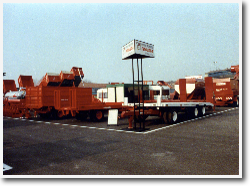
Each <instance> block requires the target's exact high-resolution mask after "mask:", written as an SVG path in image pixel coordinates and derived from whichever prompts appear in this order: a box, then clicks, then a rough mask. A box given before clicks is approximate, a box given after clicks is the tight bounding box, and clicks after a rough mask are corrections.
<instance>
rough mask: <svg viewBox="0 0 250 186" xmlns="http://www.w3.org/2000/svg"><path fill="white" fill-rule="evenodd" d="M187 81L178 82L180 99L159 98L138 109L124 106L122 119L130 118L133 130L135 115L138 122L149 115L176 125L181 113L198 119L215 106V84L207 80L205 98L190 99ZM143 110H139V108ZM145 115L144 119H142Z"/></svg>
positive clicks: (141, 104) (143, 104) (209, 79)
mask: <svg viewBox="0 0 250 186" xmlns="http://www.w3.org/2000/svg"><path fill="white" fill-rule="evenodd" d="M187 81H188V80H186V79H180V80H178V85H179V87H178V89H179V97H178V99H176V100H174V99H169V100H161V97H158V99H157V101H155V100H147V101H145V103H136V107H133V104H128V105H127V108H126V106H125V105H124V107H123V109H124V111H123V112H122V114H121V117H128V120H129V128H130V129H132V128H133V127H132V121H133V119H134V114H135V117H136V119H137V120H142V121H143V120H145V118H146V117H147V116H149V115H151V116H152V115H155V116H159V117H161V118H163V120H164V122H165V123H175V122H177V120H178V113H179V112H186V114H187V115H188V116H193V117H198V116H202V115H204V114H205V110H206V107H209V108H212V107H213V106H214V105H213V103H214V97H213V82H212V78H211V77H206V78H205V88H204V93H205V95H204V97H196V98H195V97H194V96H192V99H191V97H188V96H190V95H191V94H190V95H188V94H187V86H186V85H187ZM139 104H140V107H141V109H140V110H138V109H137V108H138V107H139ZM141 113H143V117H144V118H140V117H141Z"/></svg>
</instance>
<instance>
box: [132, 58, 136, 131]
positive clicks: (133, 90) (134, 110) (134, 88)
mask: <svg viewBox="0 0 250 186" xmlns="http://www.w3.org/2000/svg"><path fill="white" fill-rule="evenodd" d="M132 73H133V101H134V128H136V121H135V73H134V63H133V58H132Z"/></svg>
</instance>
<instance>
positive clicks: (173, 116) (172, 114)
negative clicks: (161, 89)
mask: <svg viewBox="0 0 250 186" xmlns="http://www.w3.org/2000/svg"><path fill="white" fill-rule="evenodd" d="M163 118H164V116H163ZM177 120H178V113H177V111H176V110H170V111H168V112H167V123H169V124H173V123H176V122H177Z"/></svg>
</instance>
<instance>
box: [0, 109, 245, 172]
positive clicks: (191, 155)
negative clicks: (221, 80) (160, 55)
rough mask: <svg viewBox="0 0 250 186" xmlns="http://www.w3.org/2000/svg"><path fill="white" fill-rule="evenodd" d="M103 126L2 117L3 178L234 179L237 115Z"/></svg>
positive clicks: (227, 111) (226, 112) (233, 111)
mask: <svg viewBox="0 0 250 186" xmlns="http://www.w3.org/2000/svg"><path fill="white" fill-rule="evenodd" d="M127 126H128V121H127V120H125V119H122V120H119V122H118V125H117V126H108V125H107V119H106V120H104V121H103V122H98V123H93V122H91V121H88V120H87V121H79V120H76V119H74V118H64V119H61V120H42V119H41V118H34V119H19V118H18V119H15V118H9V117H3V163H4V172H3V175H10V177H11V175H12V176H15V175H85V176H86V175H97V176H98V175H104V176H105V175H131V176H132V175H162V176H164V175H166V176H167V175H239V173H240V168H239V162H240V161H239V137H240V136H239V110H238V108H230V107H229V108H224V107H223V108H222V107H219V108H217V110H216V112H215V113H213V112H211V113H208V114H207V116H204V117H200V118H197V119H192V120H186V119H183V120H180V121H179V122H178V123H177V124H175V125H166V124H162V122H161V121H160V120H159V119H157V118H154V117H151V118H150V117H149V118H148V119H147V120H146V128H147V130H145V131H142V132H135V131H128V130H125V128H126V127H127Z"/></svg>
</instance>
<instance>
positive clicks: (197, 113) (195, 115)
mask: <svg viewBox="0 0 250 186" xmlns="http://www.w3.org/2000/svg"><path fill="white" fill-rule="evenodd" d="M193 112H194V117H195V118H196V117H198V115H199V110H198V108H197V107H196V108H194V111H193Z"/></svg>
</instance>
